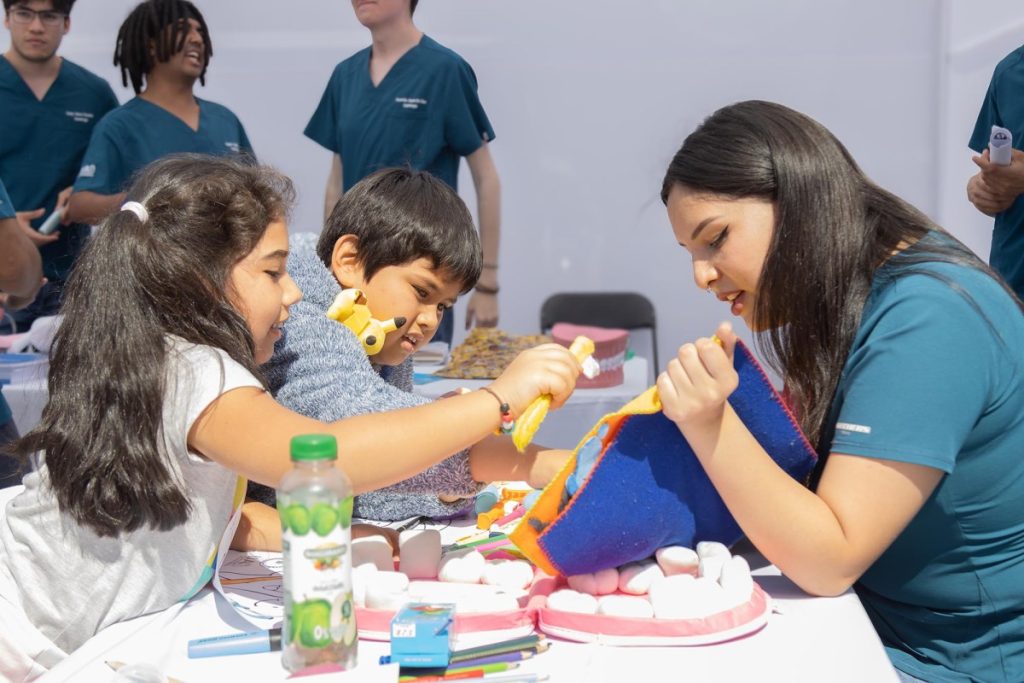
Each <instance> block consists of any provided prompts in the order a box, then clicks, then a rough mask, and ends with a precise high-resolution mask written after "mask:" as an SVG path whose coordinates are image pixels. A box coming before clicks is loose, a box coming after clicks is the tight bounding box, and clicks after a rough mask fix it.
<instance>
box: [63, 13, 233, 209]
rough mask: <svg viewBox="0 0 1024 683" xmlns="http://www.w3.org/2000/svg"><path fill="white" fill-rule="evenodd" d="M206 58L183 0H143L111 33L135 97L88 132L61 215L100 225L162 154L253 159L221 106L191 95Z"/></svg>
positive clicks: (201, 23) (198, 23) (198, 25)
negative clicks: (241, 155)
mask: <svg viewBox="0 0 1024 683" xmlns="http://www.w3.org/2000/svg"><path fill="white" fill-rule="evenodd" d="M212 55H213V45H212V43H211V42H210V32H209V30H208V29H207V27H206V21H205V20H204V19H203V15H202V14H200V13H199V10H198V9H197V8H196V6H195V5H193V4H192V3H191V2H186V1H185V0H148V1H147V2H143V3H141V4H139V5H138V6H136V7H135V9H134V10H132V12H131V14H129V15H128V18H127V19H125V21H124V23H123V24H121V29H120V31H119V32H118V34H117V47H116V49H115V52H114V63H115V64H117V65H118V66H120V67H121V79H122V81H123V82H124V84H125V85H128V83H129V81H130V82H131V84H132V88H134V90H135V92H136V94H137V96H136V97H135V98H133V99H131V100H129V101H128V102H126V103H125V104H124V105H122V106H120V107H118V108H117V109H115V110H114V111H112V112H110V113H109V114H108V115H107V116H105V117H104V118H103V120H102V121H100V123H99V125H97V126H96V130H95V131H93V135H92V140H91V141H90V142H89V148H88V149H87V150H86V152H85V157H84V158H83V159H82V167H81V169H80V171H79V173H78V179H77V180H75V191H74V194H72V195H71V202H70V205H69V206H68V214H69V215H70V216H72V217H73V218H75V219H76V220H83V221H88V222H90V223H93V224H96V223H99V222H100V221H101V220H102V219H103V218H104V217H106V216H107V215H109V214H110V213H112V212H113V211H115V210H116V209H117V208H118V207H120V206H121V204H122V203H123V201H124V190H125V188H126V187H127V185H128V181H129V180H130V179H131V177H132V175H133V174H134V173H135V172H136V171H138V170H139V169H141V168H142V167H143V166H145V165H146V164H148V163H150V162H152V161H156V160H157V159H159V158H161V157H163V156H166V155H168V154H175V153H186V152H191V153H198V154H213V155H224V154H236V153H246V154H252V145H250V144H249V138H248V136H247V135H246V134H245V129H244V128H243V127H242V123H241V122H240V121H239V120H238V117H236V116H235V115H234V114H233V113H232V112H231V111H230V110H229V109H228V108H227V107H224V106H222V105H219V104H216V103H215V102H209V101H206V100H201V99H199V98H198V97H196V96H195V95H194V94H193V92H192V91H193V87H194V86H195V83H196V81H199V82H200V83H202V84H205V82H206V81H205V76H206V68H207V66H208V65H209V62H210V57H211V56H212Z"/></svg>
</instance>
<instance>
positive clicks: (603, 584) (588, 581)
mask: <svg viewBox="0 0 1024 683" xmlns="http://www.w3.org/2000/svg"><path fill="white" fill-rule="evenodd" d="M568 582H569V588H572V589H573V590H575V591H579V592H580V593H589V594H590V595H608V594H609V593H614V592H615V590H616V589H617V588H618V587H619V570H618V569H616V568H615V567H609V568H608V569H601V570H600V571H597V572H594V573H593V574H576V575H575V576H570V577H569V578H568Z"/></svg>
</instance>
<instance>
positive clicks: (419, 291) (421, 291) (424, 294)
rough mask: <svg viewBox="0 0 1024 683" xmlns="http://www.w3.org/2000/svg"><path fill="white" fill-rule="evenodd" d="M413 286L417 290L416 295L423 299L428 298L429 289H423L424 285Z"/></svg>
mask: <svg viewBox="0 0 1024 683" xmlns="http://www.w3.org/2000/svg"><path fill="white" fill-rule="evenodd" d="M412 288H413V289H415V290H416V295H417V296H418V297H419V298H421V299H426V298H427V290H425V289H423V288H422V287H417V286H416V285H413V286H412Z"/></svg>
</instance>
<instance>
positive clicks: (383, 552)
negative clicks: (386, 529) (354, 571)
mask: <svg viewBox="0 0 1024 683" xmlns="http://www.w3.org/2000/svg"><path fill="white" fill-rule="evenodd" d="M392 555H394V551H393V550H392V549H391V544H390V543H388V541H387V539H386V538H384V537H383V536H365V537H363V538H356V539H353V541H352V566H353V567H358V566H359V565H361V564H366V563H367V562H371V563H373V564H374V565H375V566H376V567H377V569H379V570H381V571H382V572H390V571H393V570H394V569H395V560H394V558H393V557H392Z"/></svg>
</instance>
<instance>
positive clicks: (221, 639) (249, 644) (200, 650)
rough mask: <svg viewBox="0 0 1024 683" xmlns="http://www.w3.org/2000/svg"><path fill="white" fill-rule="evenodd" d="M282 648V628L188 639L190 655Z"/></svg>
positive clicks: (221, 654)
mask: <svg viewBox="0 0 1024 683" xmlns="http://www.w3.org/2000/svg"><path fill="white" fill-rule="evenodd" d="M280 649H281V629H279V628H272V629H270V630H269V631H249V632H248V633H232V634H230V635H226V636H213V637H212V638H199V639H198V640H190V641H188V656H189V658H191V659H196V658H198V657H222V656H224V655H248V654H253V653H256V652H277V651H278V650H280Z"/></svg>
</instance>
